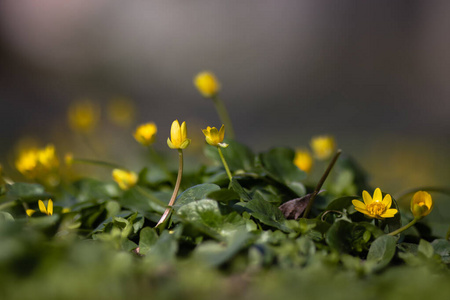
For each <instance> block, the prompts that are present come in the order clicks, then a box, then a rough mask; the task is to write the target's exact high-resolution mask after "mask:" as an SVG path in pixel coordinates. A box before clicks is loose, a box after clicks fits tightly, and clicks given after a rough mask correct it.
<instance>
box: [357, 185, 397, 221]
mask: <svg viewBox="0 0 450 300" xmlns="http://www.w3.org/2000/svg"><path fill="white" fill-rule="evenodd" d="M362 196H363V200H364V202H361V201H359V200H356V199H354V200H353V201H352V203H353V205H354V206H355V209H356V210H357V211H359V212H361V213H363V214H365V215H366V216H368V217H369V218H376V219H384V218H392V217H394V215H395V214H396V213H398V210H396V209H394V208H391V205H392V198H391V195H389V194H386V195H385V196H384V198H383V195H382V194H381V190H380V189H379V188H377V189H376V190H375V192H374V193H373V198H372V197H371V196H370V194H369V193H368V192H367V191H363V193H362Z"/></svg>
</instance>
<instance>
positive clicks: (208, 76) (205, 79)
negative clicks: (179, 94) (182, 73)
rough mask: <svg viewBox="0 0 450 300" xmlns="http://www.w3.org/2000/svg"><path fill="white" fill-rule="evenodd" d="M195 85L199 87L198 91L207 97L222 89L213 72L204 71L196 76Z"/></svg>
mask: <svg viewBox="0 0 450 300" xmlns="http://www.w3.org/2000/svg"><path fill="white" fill-rule="evenodd" d="M194 85H195V86H196V87H197V89H198V91H199V92H200V93H201V94H202V95H203V97H206V98H212V97H214V96H215V95H217V93H218V92H219V90H220V83H219V81H218V80H217V78H216V76H214V74H213V73H211V72H208V71H204V72H201V73H199V74H197V76H195V78H194Z"/></svg>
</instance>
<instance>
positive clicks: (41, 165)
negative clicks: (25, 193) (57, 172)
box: [15, 144, 59, 178]
mask: <svg viewBox="0 0 450 300" xmlns="http://www.w3.org/2000/svg"><path fill="white" fill-rule="evenodd" d="M58 165H59V161H58V158H57V156H56V153H55V147H54V146H53V145H51V144H50V145H47V146H46V147H45V148H43V149H34V148H33V149H28V150H23V151H22V152H21V153H20V154H19V157H18V159H17V160H16V162H15V166H16V169H17V170H18V171H19V172H20V173H22V174H23V175H24V176H27V177H29V178H34V177H38V176H42V175H45V174H48V173H49V172H50V171H52V170H54V169H56V168H57V167H58Z"/></svg>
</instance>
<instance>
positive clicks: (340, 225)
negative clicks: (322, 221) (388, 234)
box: [325, 220, 379, 253]
mask: <svg viewBox="0 0 450 300" xmlns="http://www.w3.org/2000/svg"><path fill="white" fill-rule="evenodd" d="M373 227H374V226H373V225H371V224H368V223H350V222H347V221H344V220H339V221H337V222H335V223H334V224H333V225H331V227H330V229H328V231H327V232H326V234H325V240H326V242H327V244H328V245H330V247H332V248H334V249H336V250H337V251H339V252H341V253H351V252H355V251H356V252H362V251H363V250H365V249H366V248H367V240H366V239H365V238H367V233H366V231H369V232H371V234H373V235H374V236H375V237H376V236H377V235H378V234H379V231H377V230H376V229H374V228H373Z"/></svg>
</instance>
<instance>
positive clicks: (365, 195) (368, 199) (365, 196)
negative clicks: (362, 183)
mask: <svg viewBox="0 0 450 300" xmlns="http://www.w3.org/2000/svg"><path fill="white" fill-rule="evenodd" d="M362 196H363V200H364V203H365V204H366V205H369V204H370V203H372V201H373V200H372V197H371V196H370V194H369V193H368V192H367V191H363V193H362Z"/></svg>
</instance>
